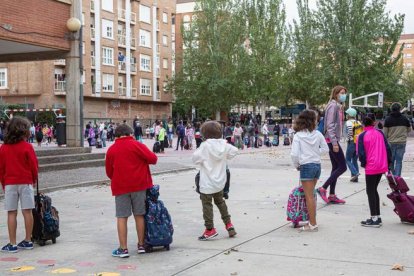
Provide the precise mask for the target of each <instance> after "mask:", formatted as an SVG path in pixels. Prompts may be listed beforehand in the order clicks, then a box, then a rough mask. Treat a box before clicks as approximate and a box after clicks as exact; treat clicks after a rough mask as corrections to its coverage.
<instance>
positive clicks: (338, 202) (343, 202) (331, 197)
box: [328, 195, 345, 204]
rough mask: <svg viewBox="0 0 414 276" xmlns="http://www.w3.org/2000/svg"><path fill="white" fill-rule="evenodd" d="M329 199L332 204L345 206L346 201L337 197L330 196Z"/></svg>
mask: <svg viewBox="0 0 414 276" xmlns="http://www.w3.org/2000/svg"><path fill="white" fill-rule="evenodd" d="M328 199H329V203H332V204H345V200H343V199H339V198H338V197H337V196H336V195H330V196H329V198H328Z"/></svg>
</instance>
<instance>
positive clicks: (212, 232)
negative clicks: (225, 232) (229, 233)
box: [198, 228, 218, 241]
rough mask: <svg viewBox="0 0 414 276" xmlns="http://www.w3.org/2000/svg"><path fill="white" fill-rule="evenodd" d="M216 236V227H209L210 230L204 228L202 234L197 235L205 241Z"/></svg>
mask: <svg viewBox="0 0 414 276" xmlns="http://www.w3.org/2000/svg"><path fill="white" fill-rule="evenodd" d="M217 236H218V233H217V231H216V228H213V229H210V230H208V229H206V230H205V231H204V233H203V235H201V236H200V237H198V240H200V241H207V240H210V239H212V238H214V237H217Z"/></svg>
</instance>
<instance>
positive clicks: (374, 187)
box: [357, 117, 392, 228]
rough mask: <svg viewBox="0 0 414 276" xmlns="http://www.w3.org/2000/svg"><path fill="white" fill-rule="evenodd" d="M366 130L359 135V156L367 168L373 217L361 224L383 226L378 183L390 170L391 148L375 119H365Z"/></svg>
mask: <svg viewBox="0 0 414 276" xmlns="http://www.w3.org/2000/svg"><path fill="white" fill-rule="evenodd" d="M364 126H365V129H364V132H363V133H362V134H361V135H359V136H358V141H357V143H358V157H359V160H360V161H361V167H363V168H365V181H366V191H367V195H368V203H369V210H370V212H371V218H369V219H367V220H364V221H361V226H365V227H376V228H378V227H381V225H382V220H381V213H380V198H379V194H378V184H379V183H380V181H381V177H382V174H384V173H386V172H387V171H388V168H389V166H390V165H391V161H392V154H391V148H390V146H389V144H388V141H387V139H386V138H385V136H384V134H383V133H382V132H381V131H380V130H378V129H375V127H374V120H372V119H371V118H370V117H365V119H364Z"/></svg>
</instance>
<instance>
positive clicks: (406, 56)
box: [404, 54, 413, 58]
mask: <svg viewBox="0 0 414 276" xmlns="http://www.w3.org/2000/svg"><path fill="white" fill-rule="evenodd" d="M412 57H413V55H412V54H405V55H404V58H412Z"/></svg>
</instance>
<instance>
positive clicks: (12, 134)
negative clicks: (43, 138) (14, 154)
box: [4, 116, 30, 144]
mask: <svg viewBox="0 0 414 276" xmlns="http://www.w3.org/2000/svg"><path fill="white" fill-rule="evenodd" d="M5 132H6V135H5V136H4V143H5V144H16V143H18V142H20V141H24V140H25V139H27V138H29V137H30V122H29V120H27V119H26V118H23V117H19V116H15V117H13V118H12V119H11V120H10V122H9V123H8V125H7V127H6V131H5Z"/></svg>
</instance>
